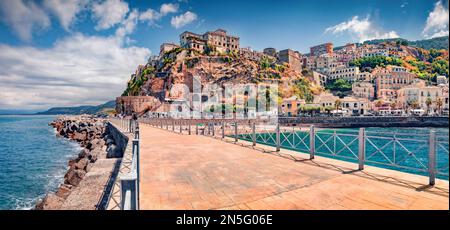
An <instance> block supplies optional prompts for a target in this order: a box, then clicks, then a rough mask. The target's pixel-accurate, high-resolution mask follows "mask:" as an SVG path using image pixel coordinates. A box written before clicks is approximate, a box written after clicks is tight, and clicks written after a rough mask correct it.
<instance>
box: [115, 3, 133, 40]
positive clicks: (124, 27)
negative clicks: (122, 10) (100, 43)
mask: <svg viewBox="0 0 450 230" xmlns="http://www.w3.org/2000/svg"><path fill="white" fill-rule="evenodd" d="M138 19H139V12H138V11H137V10H136V9H133V10H132V11H131V12H130V13H129V14H128V16H127V18H126V19H125V20H124V21H122V22H121V25H120V27H119V28H117V30H116V36H117V37H118V38H119V39H122V38H124V37H125V36H126V35H129V34H132V33H133V32H134V30H135V29H136V25H137V22H138Z"/></svg>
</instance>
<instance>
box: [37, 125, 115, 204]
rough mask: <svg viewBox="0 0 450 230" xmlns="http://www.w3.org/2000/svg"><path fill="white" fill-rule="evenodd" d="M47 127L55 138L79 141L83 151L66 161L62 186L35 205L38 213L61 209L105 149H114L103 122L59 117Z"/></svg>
mask: <svg viewBox="0 0 450 230" xmlns="http://www.w3.org/2000/svg"><path fill="white" fill-rule="evenodd" d="M49 125H51V126H53V127H54V128H55V129H56V133H57V134H56V135H57V136H59V137H63V138H68V139H70V140H73V141H76V142H78V143H79V144H80V146H81V147H83V150H81V151H80V152H79V153H78V155H77V156H76V157H75V158H74V159H72V160H70V161H69V162H68V170H67V172H66V174H65V175H64V183H63V184H61V185H60V187H59V188H58V190H57V191H56V192H55V193H49V194H47V195H46V196H45V198H44V199H43V200H41V201H39V202H38V203H37V204H36V207H35V209H39V210H43V209H44V210H47V209H53V210H54V209H60V207H61V206H62V205H63V203H64V201H65V199H67V197H68V196H69V195H70V194H71V192H72V191H73V190H74V188H75V187H77V186H79V184H80V182H81V181H82V180H83V178H84V177H85V175H86V173H88V172H89V171H90V170H91V169H92V167H93V166H94V164H95V162H96V161H97V160H98V159H104V158H106V157H107V152H108V150H110V149H111V148H114V147H113V146H114V141H113V140H111V139H110V138H109V137H108V135H106V134H105V123H104V122H103V121H102V120H98V119H96V118H92V117H61V118H58V119H56V120H55V121H54V122H52V123H50V124H49ZM110 151H111V150H110ZM112 151H114V150H112Z"/></svg>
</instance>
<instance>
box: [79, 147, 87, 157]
mask: <svg viewBox="0 0 450 230" xmlns="http://www.w3.org/2000/svg"><path fill="white" fill-rule="evenodd" d="M88 154H89V150H88V149H82V150H81V151H80V152H79V153H78V158H85V157H87V156H88Z"/></svg>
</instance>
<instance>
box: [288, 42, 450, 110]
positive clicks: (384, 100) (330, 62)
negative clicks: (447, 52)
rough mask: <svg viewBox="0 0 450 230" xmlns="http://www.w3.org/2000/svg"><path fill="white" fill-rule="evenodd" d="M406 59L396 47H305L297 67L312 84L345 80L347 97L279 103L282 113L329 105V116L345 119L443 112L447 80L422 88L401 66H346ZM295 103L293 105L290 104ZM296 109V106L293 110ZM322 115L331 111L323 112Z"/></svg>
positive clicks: (325, 95) (446, 107) (442, 78)
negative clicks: (374, 59)
mask: <svg viewBox="0 0 450 230" xmlns="http://www.w3.org/2000/svg"><path fill="white" fill-rule="evenodd" d="M406 55H408V54H407V53H406V52H404V51H403V50H402V48H401V46H392V45H387V44H376V45H374V44H363V45H357V44H347V45H345V46H343V47H340V48H339V49H334V48H333V44H332V43H325V44H321V45H317V46H314V47H311V48H310V53H309V55H304V56H303V57H302V68H304V69H308V70H311V71H312V72H313V76H314V80H315V81H316V82H317V83H318V84H320V85H322V86H324V85H326V84H327V83H328V82H330V81H335V80H337V79H344V80H346V81H347V82H349V83H351V84H352V91H351V95H349V96H347V97H343V98H339V97H337V96H334V95H333V94H331V93H329V92H324V93H322V94H321V95H318V96H316V97H315V99H314V102H313V103H310V104H306V103H305V102H304V101H302V100H298V99H296V100H293V98H287V99H284V100H283V104H282V106H281V113H282V114H285V115H287V116H293V115H298V114H299V113H301V109H300V110H299V109H297V107H299V106H304V107H320V108H322V110H321V112H325V110H324V108H327V107H328V108H329V107H334V110H333V111H332V112H333V113H339V114H345V115H411V114H415V115H424V114H428V115H433V114H448V111H449V99H448V86H449V85H448V81H447V77H446V76H438V77H437V84H436V85H427V83H426V82H425V81H423V80H420V79H419V78H417V76H416V74H414V73H411V72H410V71H408V70H407V69H406V68H403V67H400V66H393V65H391V66H386V67H376V68H375V69H372V70H368V71H362V70H360V69H359V68H358V67H356V66H350V65H349V63H350V62H351V61H352V60H355V59H358V58H363V57H375V56H384V57H397V58H399V57H403V56H406ZM293 104H296V106H292V105H293ZM297 105H298V106H297ZM326 112H330V111H329V110H327V111H326Z"/></svg>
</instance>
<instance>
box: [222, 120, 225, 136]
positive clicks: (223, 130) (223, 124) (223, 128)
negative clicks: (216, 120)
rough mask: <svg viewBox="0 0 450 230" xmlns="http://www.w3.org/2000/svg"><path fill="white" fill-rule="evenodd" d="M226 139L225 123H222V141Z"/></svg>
mask: <svg viewBox="0 0 450 230" xmlns="http://www.w3.org/2000/svg"><path fill="white" fill-rule="evenodd" d="M224 138H225V122H223V121H222V139H224Z"/></svg>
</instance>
